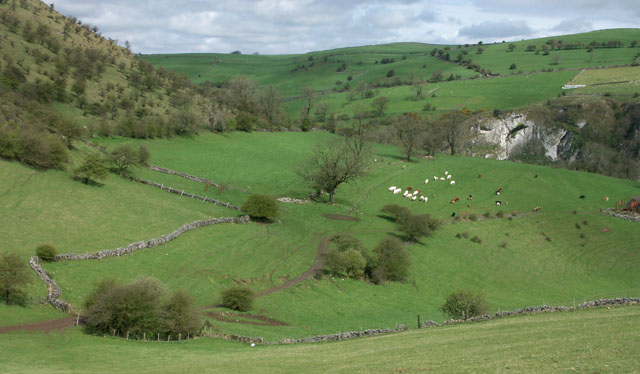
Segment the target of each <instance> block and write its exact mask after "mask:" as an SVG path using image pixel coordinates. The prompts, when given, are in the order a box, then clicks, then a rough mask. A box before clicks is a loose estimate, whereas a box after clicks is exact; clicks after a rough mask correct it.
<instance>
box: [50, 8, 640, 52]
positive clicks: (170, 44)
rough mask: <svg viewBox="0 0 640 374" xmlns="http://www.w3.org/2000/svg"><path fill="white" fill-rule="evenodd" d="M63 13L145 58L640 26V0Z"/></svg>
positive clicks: (516, 37)
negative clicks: (165, 55)
mask: <svg viewBox="0 0 640 374" xmlns="http://www.w3.org/2000/svg"><path fill="white" fill-rule="evenodd" d="M47 3H48V4H50V2H49V1H47ZM54 6H55V9H56V10H57V11H59V12H60V13H62V14H64V15H66V16H75V17H77V18H78V19H79V20H81V21H82V22H83V23H88V24H90V25H92V26H98V28H99V30H100V32H101V34H102V35H103V36H105V37H108V38H111V39H116V40H118V43H119V44H120V45H124V42H125V41H129V43H130V44H131V49H132V50H133V51H134V52H135V53H142V54H152V53H185V52H198V53H199V52H220V53H228V52H232V51H236V50H238V51H241V52H242V53H245V54H251V53H259V54H288V53H305V52H311V51H319V50H326V49H332V48H340V47H353V46H361V45H371V44H384V43H391V42H422V43H436V44H455V45H457V44H465V43H477V42H478V41H482V42H484V43H492V42H501V41H503V40H506V41H516V40H522V39H532V38H537V37H545V36H554V35H563V34H571V33H578V32H584V31H591V30H600V29H609V28H626V27H631V28H637V27H639V26H640V0H609V1H602V0H465V1H462V0H450V1H429V0H369V1H366V0H322V1H321V0H256V1H250V0H194V1H181V0H133V1H132V0H90V1H87V0H57V1H55V0H54Z"/></svg>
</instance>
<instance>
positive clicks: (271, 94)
mask: <svg viewBox="0 0 640 374" xmlns="http://www.w3.org/2000/svg"><path fill="white" fill-rule="evenodd" d="M260 102H261V103H262V108H263V110H264V115H265V117H266V118H267V121H269V123H270V124H274V122H276V121H277V120H278V119H279V118H280V116H281V114H282V108H281V106H282V102H283V99H282V95H281V94H280V92H278V90H277V89H275V88H274V87H273V86H267V87H266V88H265V89H264V91H263V92H262V95H261V96H260Z"/></svg>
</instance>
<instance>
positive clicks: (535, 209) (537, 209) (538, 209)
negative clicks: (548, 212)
mask: <svg viewBox="0 0 640 374" xmlns="http://www.w3.org/2000/svg"><path fill="white" fill-rule="evenodd" d="M540 209H542V208H540V205H538V206H536V207H535V208H533V211H534V212H538V211H540Z"/></svg>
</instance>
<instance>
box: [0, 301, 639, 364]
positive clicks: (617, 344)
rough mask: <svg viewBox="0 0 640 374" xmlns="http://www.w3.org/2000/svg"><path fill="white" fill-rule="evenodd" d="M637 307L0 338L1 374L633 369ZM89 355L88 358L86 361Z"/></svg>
mask: <svg viewBox="0 0 640 374" xmlns="http://www.w3.org/2000/svg"><path fill="white" fill-rule="evenodd" d="M638 323H640V308H638V307H637V306H635V307H624V308H612V309H597V310H588V311H579V312H575V313H551V314H540V315H533V316H525V317H515V318H507V319H501V320H494V321H490V322H482V323H474V324H465V325H456V326H448V327H438V328H433V329H423V330H415V331H410V332H405V333H399V334H392V335H387V336H381V337H374V338H367V339H356V340H350V341H344V342H337V343H317V344H299V345H292V346H291V345H280V346H256V347H253V348H251V347H250V346H249V345H248V344H241V343H230V342H224V341H220V340H216V339H198V340H195V341H189V342H180V343H178V342H173V343H166V342H161V343H157V342H154V343H143V342H136V341H125V340H123V339H111V338H101V337H100V338H97V337H92V336H87V335H85V334H83V333H81V332H80V331H78V330H75V329H74V330H70V331H66V332H64V333H56V332H52V333H49V334H47V335H44V334H25V333H20V332H14V333H11V334H7V335H0V352H1V353H0V357H2V358H3V359H2V360H0V371H2V372H3V373H42V374H44V373H83V374H84V373H103V372H105V370H106V371H109V372H118V373H140V372H144V373H175V372H198V373H231V372H233V373H255V372H256V371H260V372H262V373H300V372H305V373H360V372H362V373H423V372H446V373H496V372H544V373H571V372H584V373H637V372H638V371H639V370H640V363H639V362H638V359H637V358H638V356H640V337H639V336H638V334H637V326H638ZM88 357H90V359H87V358H88Z"/></svg>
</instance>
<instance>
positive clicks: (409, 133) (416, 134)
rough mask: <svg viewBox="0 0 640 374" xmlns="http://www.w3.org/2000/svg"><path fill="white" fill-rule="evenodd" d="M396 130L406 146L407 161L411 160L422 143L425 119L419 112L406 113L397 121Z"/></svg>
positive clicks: (401, 141)
mask: <svg viewBox="0 0 640 374" xmlns="http://www.w3.org/2000/svg"><path fill="white" fill-rule="evenodd" d="M395 130H396V134H397V136H398V139H400V143H401V144H402V146H403V147H404V150H405V154H406V156H407V161H411V156H412V155H413V153H414V152H415V151H416V149H417V148H418V147H420V145H421V144H422V133H423V131H424V125H423V119H422V118H421V117H420V115H419V114H417V113H405V114H403V115H402V116H401V117H400V118H399V119H398V122H396V125H395Z"/></svg>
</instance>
